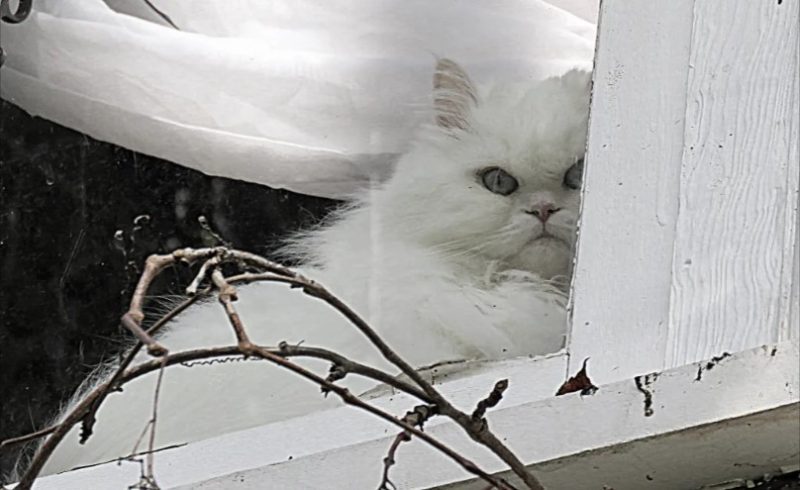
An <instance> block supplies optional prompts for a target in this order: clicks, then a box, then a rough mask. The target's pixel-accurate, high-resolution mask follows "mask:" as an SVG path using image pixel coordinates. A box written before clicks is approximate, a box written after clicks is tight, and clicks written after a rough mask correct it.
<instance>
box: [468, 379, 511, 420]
mask: <svg viewBox="0 0 800 490" xmlns="http://www.w3.org/2000/svg"><path fill="white" fill-rule="evenodd" d="M506 389H508V380H507V379H501V380H500V381H498V382H497V383H495V384H494V389H493V390H492V392H491V393H489V396H487V397H486V398H484V399H483V400H481V401H479V402H478V406H477V407H475V411H474V412H472V421H473V422H481V421H482V420H483V416H484V415H485V414H486V409H487V408H492V407H494V406H496V405H497V404H498V403H500V400H502V399H503V392H504V391H506Z"/></svg>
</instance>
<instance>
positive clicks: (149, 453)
mask: <svg viewBox="0 0 800 490" xmlns="http://www.w3.org/2000/svg"><path fill="white" fill-rule="evenodd" d="M166 367H167V365H166V363H165V362H164V358H163V357H162V358H161V367H160V368H159V370H158V379H157V380H156V389H155V392H154V393H153V416H152V418H151V419H150V439H149V440H148V442H147V456H145V459H146V460H147V466H146V468H147V470H146V473H145V477H146V478H147V479H148V481H149V482H151V483H153V484H156V477H155V473H154V472H153V449H155V448H154V446H155V442H156V424H157V423H158V395H159V393H161V380H162V379H163V378H164V370H165V369H166Z"/></svg>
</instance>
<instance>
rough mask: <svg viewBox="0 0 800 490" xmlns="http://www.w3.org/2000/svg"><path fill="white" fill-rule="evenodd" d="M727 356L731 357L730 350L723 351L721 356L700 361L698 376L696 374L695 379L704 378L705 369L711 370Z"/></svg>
mask: <svg viewBox="0 0 800 490" xmlns="http://www.w3.org/2000/svg"><path fill="white" fill-rule="evenodd" d="M726 357H731V354H730V352H723V353H722V354H721V355H719V356H714V357H712V358H711V360H710V361H707V362H700V363H698V364H697V376H695V378H694V380H695V381H700V380H701V379H703V371H711V370H712V369H714V368H715V367H716V366H717V364H719V363H720V362H721V361H722V360H723V359H725V358H726Z"/></svg>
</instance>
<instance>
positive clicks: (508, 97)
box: [43, 60, 590, 474]
mask: <svg viewBox="0 0 800 490" xmlns="http://www.w3.org/2000/svg"><path fill="white" fill-rule="evenodd" d="M589 80H590V76H589V74H588V73H586V72H580V71H571V72H569V73H567V74H565V75H563V76H562V77H557V78H551V79H548V80H544V81H540V82H536V83H530V84H526V85H525V86H502V87H500V86H498V87H496V88H494V89H492V90H489V91H487V92H486V93H483V94H479V93H478V92H477V91H476V89H475V87H474V86H473V85H472V83H471V82H470V80H469V78H468V77H467V75H466V73H465V72H464V71H463V70H462V69H461V68H460V67H459V66H458V65H457V64H455V63H453V62H452V61H449V60H440V61H439V62H438V64H437V66H436V72H435V76H434V86H435V90H434V104H433V106H434V115H435V118H434V119H435V124H430V125H427V126H425V127H423V128H421V129H420V130H419V132H418V135H417V138H416V139H415V141H414V142H413V144H412V146H411V149H410V150H409V151H408V153H407V154H405V155H404V156H403V157H402V158H401V159H400V160H399V162H398V164H397V167H396V170H395V172H394V175H393V176H392V177H391V178H390V179H389V180H388V181H387V182H386V183H384V184H383V185H380V186H377V187H375V188H374V189H371V190H369V191H368V192H365V193H364V195H362V196H360V197H359V198H358V199H357V200H356V202H354V203H353V204H352V205H350V206H349V207H348V208H347V209H344V210H342V211H340V212H339V213H337V214H336V215H335V216H334V217H333V218H331V219H330V220H329V221H328V222H327V224H326V225H325V226H322V227H320V228H319V229H317V230H315V231H312V232H310V233H306V234H304V235H302V236H301V237H299V238H296V239H295V240H293V241H292V243H291V244H290V245H289V246H288V247H287V249H286V253H287V254H290V255H292V256H293V257H294V258H296V259H300V261H301V263H302V264H303V265H302V267H301V269H302V271H303V272H304V273H305V274H306V275H307V276H308V277H310V278H313V279H316V280H318V281H319V282H321V283H322V284H324V285H326V286H327V287H328V289H330V290H331V291H333V292H334V293H335V294H337V295H338V296H339V297H340V298H342V299H343V300H344V301H345V302H347V303H348V304H349V305H350V306H352V307H353V308H354V309H355V310H356V311H358V312H359V313H360V314H361V315H362V316H364V317H365V318H366V319H367V320H368V321H369V322H370V324H371V325H373V326H374V327H375V328H376V329H377V330H378V331H379V332H380V334H381V335H382V336H383V338H384V339H385V340H386V341H387V342H388V343H389V344H390V345H391V346H392V347H393V348H395V349H396V350H397V351H398V352H399V353H400V354H401V355H402V356H404V357H405V359H406V360H407V361H409V362H410V363H411V364H412V365H415V366H422V365H426V364H431V363H434V362H437V361H443V360H451V359H472V358H483V359H499V358H505V357H512V356H520V355H530V354H544V353H550V352H554V351H557V350H558V349H560V348H561V347H562V346H563V339H564V334H565V329H566V318H565V316H566V315H565V310H564V304H565V300H566V298H565V295H564V293H563V288H560V287H558V284H562V285H563V284H564V281H563V280H564V278H566V277H568V276H569V274H570V269H571V264H572V257H573V248H574V241H575V226H576V220H577V214H578V201H579V191H578V188H579V184H580V179H581V174H582V156H583V153H584V147H585V139H586V126H587V116H588V103H589ZM239 292H240V295H239V296H240V300H239V301H238V302H237V303H236V306H237V309H238V311H239V313H240V314H241V317H242V318H243V320H244V323H245V325H246V327H247V330H248V331H249V333H250V337H251V339H252V340H253V341H254V342H256V343H259V344H263V345H273V346H274V345H277V344H278V343H279V342H280V341H283V340H285V341H288V342H290V343H296V342H300V341H304V342H305V345H310V346H321V347H327V348H329V349H332V350H335V351H338V352H341V353H343V354H345V355H347V356H350V357H351V358H353V359H355V360H358V361H361V362H364V363H368V364H372V365H374V366H376V367H379V368H384V369H385V368H388V366H387V363H386V362H385V361H383V360H382V359H381V357H380V355H379V354H378V353H377V351H376V349H375V348H373V347H372V346H371V344H369V343H368V342H367V341H366V340H365V338H364V337H363V335H361V334H360V333H359V332H358V331H357V330H356V329H355V328H353V327H352V326H351V325H349V324H348V322H347V321H346V320H344V319H343V318H341V317H340V316H339V315H338V314H337V313H336V312H335V311H334V310H333V309H332V308H330V307H329V306H327V305H325V304H324V303H322V302H321V301H319V300H316V299H313V298H310V297H308V296H305V295H303V294H302V293H301V292H299V291H297V290H290V289H289V288H287V287H286V286H285V285H277V284H256V285H251V286H247V287H243V288H240V291H239ZM159 340H160V341H161V342H162V343H163V344H164V345H165V346H167V347H168V348H169V349H170V350H171V351H172V352H177V351H179V350H182V349H187V348H194V347H200V346H221V345H232V344H233V343H235V339H234V336H233V334H232V332H231V329H230V327H229V325H228V321H227V318H226V317H225V315H224V313H223V310H222V308H221V307H220V306H219V305H218V304H217V303H216V302H210V303H208V304H204V305H200V306H198V307H196V308H194V309H190V310H189V311H188V312H187V313H185V314H183V315H182V316H181V317H180V318H179V319H178V320H177V321H175V322H174V323H173V324H172V325H171V326H170V327H169V329H168V330H167V331H166V332H164V333H163V334H162V335H161V337H160V338H159ZM141 359H142V360H144V359H147V357H146V356H144V355H142V356H141ZM302 363H303V364H304V365H306V366H310V367H312V368H314V369H315V370H316V371H317V372H320V373H325V372H326V371H327V368H328V365H327V364H326V363H322V362H316V361H303V362H302ZM391 371H392V372H395V370H391ZM154 382H155V376H154V375H151V376H148V377H144V378H140V379H139V380H137V381H135V382H133V383H131V384H129V385H127V386H126V387H125V389H124V392H123V393H122V394H113V395H111V396H109V398H108V399H107V400H106V402H105V405H103V407H102V408H101V409H100V410H99V413H98V421H97V424H96V426H95V429H94V430H95V433H94V435H93V436H92V437H91V438H90V439H89V441H88V442H87V444H86V445H85V446H81V445H79V444H78V429H77V428H74V429H73V431H72V432H71V433H70V434H69V435H68V436H67V437H66V439H65V440H64V441H63V442H62V444H61V445H60V447H59V448H58V449H57V450H56V452H55V453H54V454H53V456H52V458H51V459H50V460H49V462H48V463H47V465H46V467H45V470H44V472H43V473H44V474H47V473H52V472H56V471H60V470H64V469H68V468H70V467H73V466H75V465H78V464H87V463H93V462H98V461H103V460H109V459H114V458H116V457H119V456H124V455H126V454H128V453H129V452H130V451H131V449H132V448H133V446H134V443H135V441H136V440H137V438H138V437H139V435H140V433H141V432H142V429H143V427H144V426H145V424H146V421H147V420H148V419H149V416H150V410H151V403H152V394H153V386H154ZM341 383H342V384H344V385H346V386H348V387H349V388H351V390H353V391H355V392H363V391H364V390H366V389H368V388H369V387H370V386H372V385H373V384H374V383H371V382H369V381H366V380H364V379H359V378H358V377H357V376H349V377H347V378H346V379H345V380H342V381H341ZM333 398H334V397H329V399H324V398H323V397H322V396H321V395H320V393H319V389H318V388H317V387H316V386H314V385H312V384H310V383H308V382H306V381H303V380H301V379H299V378H297V377H296V376H294V375H292V374H289V373H287V372H285V371H282V370H280V369H279V368H276V367H274V366H272V365H269V364H267V363H265V362H234V363H227V364H217V365H213V366H194V367H190V368H187V367H183V366H175V367H172V368H169V369H167V371H166V373H165V375H164V382H163V386H162V390H161V400H160V404H159V422H158V431H157V438H156V441H157V445H158V446H164V445H169V444H175V443H181V442H187V441H194V440H199V439H204V438H207V437H211V436H214V435H218V434H222V433H225V432H230V431H233V430H237V429H244V428H247V427H252V426H256V425H261V424H265V423H268V422H272V421H276V420H280V419H285V418H288V417H292V416H297V415H302V414H304V413H308V412H311V411H314V410H319V409H320V408H324V407H328V406H334V405H335V404H336V403H337V401H336V400H333Z"/></svg>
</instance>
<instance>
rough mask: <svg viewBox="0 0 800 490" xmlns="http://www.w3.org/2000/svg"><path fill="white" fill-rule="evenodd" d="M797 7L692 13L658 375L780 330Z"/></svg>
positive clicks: (792, 164)
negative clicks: (663, 354)
mask: <svg viewBox="0 0 800 490" xmlns="http://www.w3.org/2000/svg"><path fill="white" fill-rule="evenodd" d="M798 4H799V2H797V1H788V2H782V4H778V2H767V1H756V2H754V1H750V0H736V1H730V0H703V1H700V2H696V3H695V8H694V15H693V27H692V49H691V58H690V61H689V77H688V83H687V107H686V119H685V120H686V123H685V134H684V148H683V158H682V162H681V167H680V190H679V211H678V217H677V223H676V229H675V244H674V255H673V261H672V294H671V301H670V323H669V336H668V340H667V346H668V351H667V358H666V363H667V366H668V367H669V366H678V365H683V364H686V363H689V362H694V361H697V360H699V359H703V358H706V357H710V356H712V355H717V354H720V353H721V352H723V351H729V352H737V351H741V350H744V349H746V348H748V347H754V346H757V345H760V344H764V343H768V342H773V341H777V340H778V339H779V338H780V337H781V334H780V332H781V329H782V326H781V325H782V323H785V322H787V321H788V319H789V315H790V306H789V301H788V299H789V297H790V292H791V287H792V269H793V255H794V253H793V250H794V239H795V236H796V235H795V233H796V231H795V227H796V226H797V220H796V212H797V211H796V209H797V180H798V171H799V170H798V162H797V158H796V155H797V151H796V147H797V131H796V124H797V117H798V116H797V108H796V106H795V99H796V92H797V88H798V86H797V77H798V69H799V68H800V67H798V64H797V56H798V44H797V42H798ZM792 155H794V158H792Z"/></svg>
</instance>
